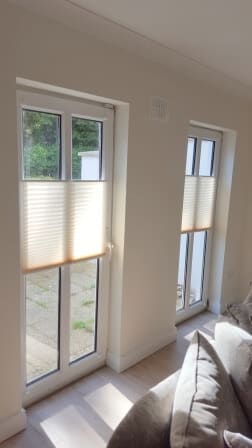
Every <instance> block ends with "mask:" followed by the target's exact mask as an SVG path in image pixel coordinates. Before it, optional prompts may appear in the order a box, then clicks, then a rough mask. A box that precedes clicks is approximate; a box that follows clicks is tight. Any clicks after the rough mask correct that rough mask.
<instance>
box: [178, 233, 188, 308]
mask: <svg viewBox="0 0 252 448" xmlns="http://www.w3.org/2000/svg"><path fill="white" fill-rule="evenodd" d="M187 249H188V234H187V233H183V234H182V235H181V236H180V251H179V268H178V283H177V305H176V310H177V311H179V310H182V309H183V308H184V307H185V286H186V264H187Z"/></svg>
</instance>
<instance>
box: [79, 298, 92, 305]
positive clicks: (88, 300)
mask: <svg viewBox="0 0 252 448" xmlns="http://www.w3.org/2000/svg"><path fill="white" fill-rule="evenodd" d="M93 304H94V300H92V299H87V300H83V301H82V302H81V305H82V306H91V305H93Z"/></svg>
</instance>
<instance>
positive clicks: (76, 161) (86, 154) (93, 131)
mask: <svg viewBox="0 0 252 448" xmlns="http://www.w3.org/2000/svg"><path fill="white" fill-rule="evenodd" d="M101 146H102V123H101V122H100V121H94V120H87V119H86V118H80V117H73V118H72V179H74V180H99V179H100V173H101V150H102V147H101Z"/></svg>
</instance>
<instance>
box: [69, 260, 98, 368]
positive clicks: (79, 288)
mask: <svg viewBox="0 0 252 448" xmlns="http://www.w3.org/2000/svg"><path fill="white" fill-rule="evenodd" d="M98 265H99V263H98V260H97V259H96V260H88V261H82V262H80V263H75V264H72V265H71V266H70V283H71V297H70V362H72V361H76V360H77V359H80V358H82V357H84V356H86V355H89V354H90V353H93V352H94V351H95V350H96V315H97V297H98V271H99V268H98Z"/></svg>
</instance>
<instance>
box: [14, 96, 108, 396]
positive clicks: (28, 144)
mask: <svg viewBox="0 0 252 448" xmlns="http://www.w3.org/2000/svg"><path fill="white" fill-rule="evenodd" d="M17 108H18V137H19V155H20V182H26V181H27V180H29V181H33V180H34V181H39V182H41V183H42V182H43V181H44V180H45V181H47V182H48V180H50V181H52V182H53V181H54V180H57V181H62V182H71V181H76V182H78V181H79V182H85V181H87V180H88V181H91V182H92V181H93V180H94V181H99V180H100V181H106V182H107V188H108V195H107V196H108V199H107V203H106V233H107V236H106V239H107V242H108V243H109V242H110V239H111V198H112V168H113V166H112V165H113V115H114V111H113V109H112V108H109V107H105V106H103V105H96V104H87V103H85V102H82V101H81V100H79V101H77V100H72V99H69V98H63V97H56V96H52V95H44V94H40V93H33V92H28V91H19V92H18V93H17ZM20 209H21V214H22V196H21V195H20ZM22 238H23V235H22V228H21V230H20V240H21V247H22ZM109 278H110V253H109V251H107V253H106V255H105V256H102V257H100V258H94V259H88V260H83V261H80V262H76V263H72V264H64V265H61V266H53V267H51V268H50V267H49V268H48V269H43V270H41V271H36V272H31V273H28V274H26V275H22V276H21V284H22V291H21V300H22V304H23V313H22V342H23V358H22V359H23V384H24V405H27V404H30V403H32V402H33V401H35V400H37V399H39V398H41V397H43V396H45V395H46V394H48V393H50V392H52V391H54V390H56V389H57V388H59V387H62V386H63V385H65V384H68V383H70V382H71V381H73V380H74V379H76V378H78V377H81V376H82V375H85V374H87V373H89V372H91V371H92V370H94V369H96V368H98V367H99V366H101V365H103V364H104V362H105V358H106V350H107V331H108V298H109Z"/></svg>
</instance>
